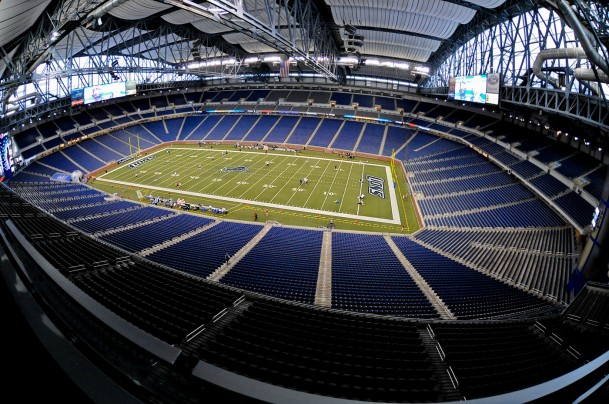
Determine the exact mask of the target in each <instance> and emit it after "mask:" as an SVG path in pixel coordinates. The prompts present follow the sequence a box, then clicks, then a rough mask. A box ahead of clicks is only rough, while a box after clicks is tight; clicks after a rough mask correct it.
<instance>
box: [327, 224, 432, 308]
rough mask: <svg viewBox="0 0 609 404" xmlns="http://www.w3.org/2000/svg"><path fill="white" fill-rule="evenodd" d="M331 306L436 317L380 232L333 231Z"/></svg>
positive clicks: (429, 304)
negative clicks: (373, 233)
mask: <svg viewBox="0 0 609 404" xmlns="http://www.w3.org/2000/svg"><path fill="white" fill-rule="evenodd" d="M332 307H334V308H337V309H343V310H349V311H357V312H364V313H376V314H389V315H394V316H403V317H421V318H435V317H438V314H437V312H436V310H435V309H434V308H433V307H432V305H431V303H429V301H428V300H427V298H426V297H425V295H424V294H423V292H421V290H420V289H419V287H418V286H417V285H416V284H415V282H414V281H413V280H412V278H411V277H410V275H409V274H408V272H406V269H404V267H403V266H402V264H401V263H400V261H399V260H398V259H397V257H396V256H395V254H394V253H393V251H392V250H391V248H390V247H389V245H388V244H387V242H386V241H385V239H384V238H383V237H382V236H378V235H369V234H351V233H332Z"/></svg>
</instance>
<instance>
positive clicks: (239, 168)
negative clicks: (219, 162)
mask: <svg viewBox="0 0 609 404" xmlns="http://www.w3.org/2000/svg"><path fill="white" fill-rule="evenodd" d="M236 171H247V167H246V166H237V167H224V168H223V169H221V170H220V172H221V173H233V172H236Z"/></svg>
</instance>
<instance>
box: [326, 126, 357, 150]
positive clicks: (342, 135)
mask: <svg viewBox="0 0 609 404" xmlns="http://www.w3.org/2000/svg"><path fill="white" fill-rule="evenodd" d="M363 127H364V123H363V122H355V121H345V122H344V124H343V125H342V126H341V128H340V130H339V132H338V134H337V135H336V138H335V139H334V143H332V144H331V145H330V146H331V147H332V148H333V149H338V150H347V151H352V150H353V148H354V147H355V142H357V139H358V138H359V135H360V133H362V128H363Z"/></svg>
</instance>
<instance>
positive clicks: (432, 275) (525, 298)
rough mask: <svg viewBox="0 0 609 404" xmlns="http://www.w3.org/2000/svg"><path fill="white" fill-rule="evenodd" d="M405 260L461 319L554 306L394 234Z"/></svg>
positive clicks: (487, 316)
mask: <svg viewBox="0 0 609 404" xmlns="http://www.w3.org/2000/svg"><path fill="white" fill-rule="evenodd" d="M393 240H394V242H395V244H396V245H397V246H398V248H399V249H400V251H401V252H402V254H404V256H405V257H406V259H407V260H408V261H409V262H410V263H411V264H412V265H413V266H414V268H415V270H416V271H417V272H418V273H419V274H420V275H421V276H422V277H423V279H425V281H426V282H427V284H428V285H429V286H430V287H431V288H432V289H433V290H434V292H435V293H437V294H438V297H439V298H440V299H442V301H443V302H444V303H445V304H446V306H447V307H448V309H449V310H450V311H451V312H452V313H453V314H454V315H455V316H456V317H457V318H460V319H465V318H490V317H496V316H502V315H509V314H513V313H518V312H526V311H530V310H537V309H540V308H548V309H550V308H552V304H551V303H548V302H546V301H545V300H543V299H541V298H537V297H535V296H533V295H531V294H528V293H526V292H524V291H522V290H520V289H517V288H514V287H512V286H509V285H506V284H504V283H502V282H500V281H498V280H496V279H493V278H491V277H489V276H487V275H484V274H482V273H480V272H478V271H475V270H473V269H471V268H468V267H466V266H465V265H463V264H460V263H458V262H456V261H453V260H451V259H449V258H447V257H444V256H442V255H440V254H438V253H436V252H434V251H431V250H429V249H427V248H425V247H423V246H422V245H420V244H418V243H416V242H414V241H413V240H411V239H410V238H407V237H393Z"/></svg>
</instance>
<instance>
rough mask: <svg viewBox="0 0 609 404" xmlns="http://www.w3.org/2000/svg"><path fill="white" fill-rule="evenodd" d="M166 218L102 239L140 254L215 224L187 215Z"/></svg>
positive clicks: (114, 233) (206, 219) (111, 234)
mask: <svg viewBox="0 0 609 404" xmlns="http://www.w3.org/2000/svg"><path fill="white" fill-rule="evenodd" d="M148 209H153V208H148ZM159 210H160V209H159ZM165 216H167V215H164V216H162V217H163V220H156V221H153V222H151V223H149V224H146V225H144V226H135V227H128V228H126V229H124V230H120V231H117V232H112V233H109V234H106V235H103V236H102V237H101V238H102V239H103V240H105V241H107V242H109V243H111V244H114V245H117V246H120V247H121V248H123V249H125V250H127V251H129V252H138V251H142V250H145V249H147V248H150V247H152V246H155V245H159V244H162V243H164V242H166V241H169V240H172V239H174V238H176V237H181V236H185V235H186V234H188V233H189V232H191V231H194V230H196V229H200V228H202V227H205V226H207V225H209V224H210V223H212V222H213V219H208V218H204V217H198V216H192V215H186V214H179V215H170V216H167V217H165ZM159 217H161V216H159Z"/></svg>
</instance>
